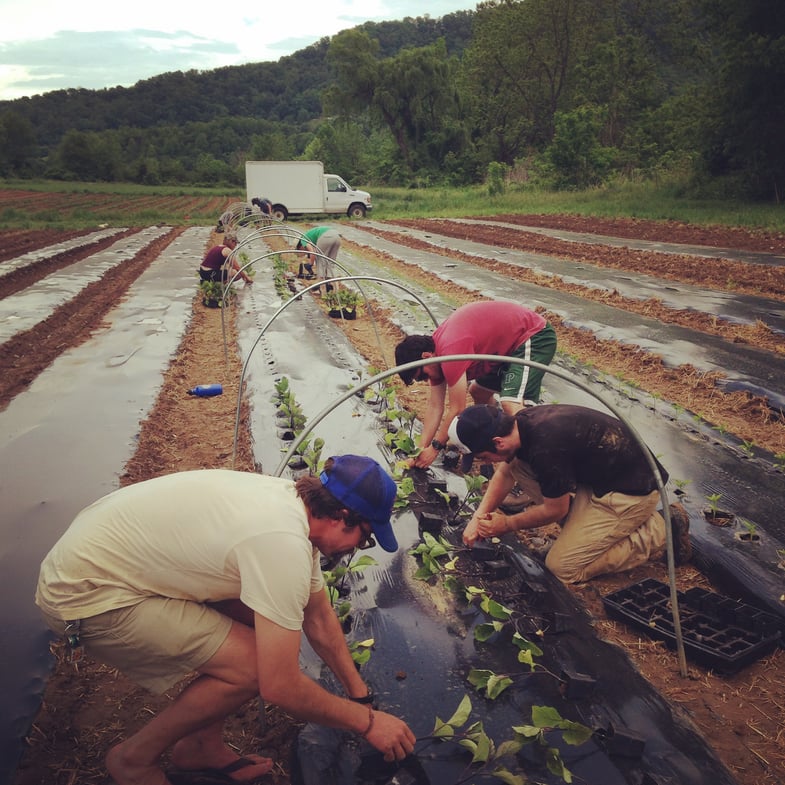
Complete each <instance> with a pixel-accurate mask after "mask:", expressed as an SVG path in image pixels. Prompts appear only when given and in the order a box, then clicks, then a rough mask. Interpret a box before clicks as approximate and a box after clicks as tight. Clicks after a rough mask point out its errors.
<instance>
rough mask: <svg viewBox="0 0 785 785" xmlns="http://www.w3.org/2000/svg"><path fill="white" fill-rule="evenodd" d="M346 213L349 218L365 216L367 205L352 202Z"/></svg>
mask: <svg viewBox="0 0 785 785" xmlns="http://www.w3.org/2000/svg"><path fill="white" fill-rule="evenodd" d="M346 214H347V215H348V216H349V218H365V205H364V204H360V203H359V202H355V203H354V204H350V205H349V209H348V210H347V211H346Z"/></svg>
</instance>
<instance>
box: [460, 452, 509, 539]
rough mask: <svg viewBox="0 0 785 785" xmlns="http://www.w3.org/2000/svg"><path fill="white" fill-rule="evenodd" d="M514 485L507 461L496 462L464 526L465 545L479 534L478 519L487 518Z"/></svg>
mask: <svg viewBox="0 0 785 785" xmlns="http://www.w3.org/2000/svg"><path fill="white" fill-rule="evenodd" d="M513 485H515V478H514V477H513V476H512V472H511V471H510V465H509V464H508V463H497V464H496V471H494V473H493V476H492V477H491V479H490V480H489V482H488V488H487V490H486V491H485V494H484V495H483V497H482V501H480V503H479V505H478V506H477V509H476V510H475V512H474V515H472V518H471V520H470V521H469V523H467V524H466V528H465V529H464V530H463V542H464V544H466V545H469V546H471V545H474V543H475V542H477V540H478V539H480V537H484V536H487V535H481V534H480V531H479V526H480V521H481V520H483V519H485V518H487V517H488V516H489V515H490V514H491V513H493V512H494V510H496V508H497V507H498V506H499V504H501V502H502V501H503V499H504V497H505V496H506V495H507V494H508V493H509V492H510V491H511V490H512V487H513Z"/></svg>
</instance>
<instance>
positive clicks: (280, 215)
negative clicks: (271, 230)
mask: <svg viewBox="0 0 785 785" xmlns="http://www.w3.org/2000/svg"><path fill="white" fill-rule="evenodd" d="M272 216H273V218H275V219H276V220H278V221H285V220H286V219H287V218H288V217H289V212H288V211H287V209H286V208H285V207H284V206H283V205H282V204H274V205H273V211H272Z"/></svg>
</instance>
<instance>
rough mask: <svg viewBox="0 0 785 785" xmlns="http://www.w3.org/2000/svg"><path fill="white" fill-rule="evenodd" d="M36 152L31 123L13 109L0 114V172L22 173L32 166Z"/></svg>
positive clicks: (29, 169) (9, 173)
mask: <svg viewBox="0 0 785 785" xmlns="http://www.w3.org/2000/svg"><path fill="white" fill-rule="evenodd" d="M35 152H36V143H35V133H34V131H33V124H32V123H31V122H30V121H29V120H28V119H27V118H26V117H23V116H22V115H20V114H19V113H18V112H15V111H13V110H10V109H9V110H6V111H5V112H3V113H2V115H0V173H2V174H3V175H23V174H25V173H27V172H29V171H31V170H32V168H33V162H34V158H35Z"/></svg>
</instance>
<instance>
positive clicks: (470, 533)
mask: <svg viewBox="0 0 785 785" xmlns="http://www.w3.org/2000/svg"><path fill="white" fill-rule="evenodd" d="M478 526H479V522H478V521H477V518H476V517H475V516H472V519H471V520H470V521H469V522H468V523H467V524H466V528H464V530H463V544H464V545H467V546H468V547H469V548H471V547H472V545H474V543H475V542H477V540H479V539H480V533H479V531H478Z"/></svg>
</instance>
